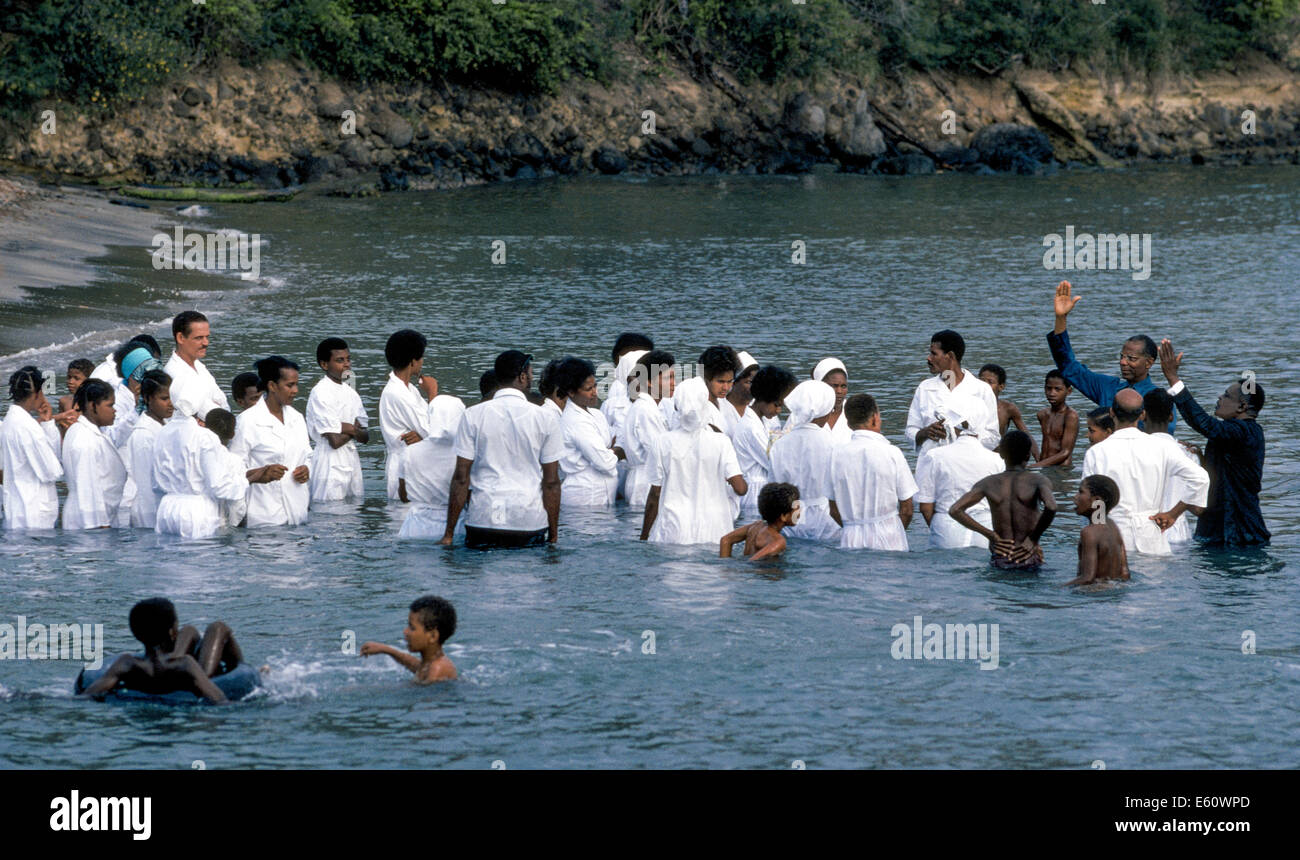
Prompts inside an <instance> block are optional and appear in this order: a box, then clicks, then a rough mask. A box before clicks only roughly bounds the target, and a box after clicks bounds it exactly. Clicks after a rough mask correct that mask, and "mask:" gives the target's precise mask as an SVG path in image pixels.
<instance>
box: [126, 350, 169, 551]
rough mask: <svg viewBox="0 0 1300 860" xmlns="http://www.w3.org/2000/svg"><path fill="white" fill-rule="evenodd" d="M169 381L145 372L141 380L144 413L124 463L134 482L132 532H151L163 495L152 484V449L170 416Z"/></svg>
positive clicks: (164, 376)
mask: <svg viewBox="0 0 1300 860" xmlns="http://www.w3.org/2000/svg"><path fill="white" fill-rule="evenodd" d="M171 382H172V380H171V377H170V376H168V375H167V374H166V373H165V372H164V371H162V370H154V371H150V372H147V373H145V375H144V379H142V380H141V381H140V402H141V404H142V405H143V406H144V411H143V412H141V413H140V417H139V418H137V419H136V422H135V426H134V429H133V430H132V431H131V438H130V439H128V440H127V463H128V464H129V466H130V472H131V476H132V479H133V480H134V481H135V498H134V499H133V500H132V502H131V528H134V529H152V528H153V527H154V526H155V525H157V523H158V503H159V502H161V501H162V494H160V493H159V492H158V491H157V489H155V488H154V485H153V463H154V448H155V447H156V445H157V444H158V434H159V433H160V432H161V431H162V428H163V425H164V424H165V423H166V422H167V419H169V418H171V417H172V398H171V390H170V389H171Z"/></svg>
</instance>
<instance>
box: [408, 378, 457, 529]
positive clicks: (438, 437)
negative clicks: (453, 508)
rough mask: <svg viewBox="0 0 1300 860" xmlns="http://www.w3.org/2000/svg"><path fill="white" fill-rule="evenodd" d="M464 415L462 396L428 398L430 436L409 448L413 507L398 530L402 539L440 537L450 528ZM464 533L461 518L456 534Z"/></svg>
mask: <svg viewBox="0 0 1300 860" xmlns="http://www.w3.org/2000/svg"><path fill="white" fill-rule="evenodd" d="M464 414H465V403H464V402H463V401H462V400H461V399H460V398H459V397H452V396H451V395H450V394H439V395H438V396H437V397H435V398H433V400H431V401H429V428H430V433H429V435H428V437H427V438H425V439H423V440H421V441H419V442H416V443H415V444H414V445H411V446H410V447H408V448H407V449H406V469H405V481H406V496H407V499H408V500H409V501H410V503H411V506H410V508H409V509H408V510H407V512H406V519H404V520H403V521H402V528H401V530H400V531H399V532H398V537H400V538H428V539H430V540H441V539H442V536H443V534H444V533H445V532H446V530H447V502H448V499H449V491H450V488H451V476H452V473H453V472H454V471H455V470H456V433H457V432H458V431H459V430H460V419H461V416H462V415H464ZM464 533H465V523H464V520H463V519H462V520H461V521H459V522H457V524H456V536H461V535H463V534H464Z"/></svg>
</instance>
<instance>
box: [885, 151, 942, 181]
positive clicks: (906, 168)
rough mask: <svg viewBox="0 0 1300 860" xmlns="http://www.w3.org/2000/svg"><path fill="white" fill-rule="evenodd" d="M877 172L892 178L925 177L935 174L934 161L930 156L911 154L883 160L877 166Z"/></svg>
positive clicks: (917, 153)
mask: <svg viewBox="0 0 1300 860" xmlns="http://www.w3.org/2000/svg"><path fill="white" fill-rule="evenodd" d="M876 170H878V171H879V172H881V173H887V174H890V175H892V176H925V175H927V174H930V173H934V161H932V160H931V159H930V157H929V156H928V155H922V154H921V153H919V152H909V153H907V154H906V155H895V156H894V157H893V158H882V159H881V160H880V162H879V163H878V164H877V165H876Z"/></svg>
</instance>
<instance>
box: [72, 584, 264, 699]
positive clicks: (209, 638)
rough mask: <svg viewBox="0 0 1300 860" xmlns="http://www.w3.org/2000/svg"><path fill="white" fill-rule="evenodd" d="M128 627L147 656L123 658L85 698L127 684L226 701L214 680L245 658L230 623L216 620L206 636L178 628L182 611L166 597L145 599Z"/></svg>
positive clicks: (131, 687) (154, 691)
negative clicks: (177, 609)
mask: <svg viewBox="0 0 1300 860" xmlns="http://www.w3.org/2000/svg"><path fill="white" fill-rule="evenodd" d="M128 623H129V624H130V627H131V635H133V636H135V638H136V639H139V640H140V643H141V644H142V645H144V657H135V656H132V655H130V654H123V655H122V656H121V657H118V658H117V659H116V660H114V661H113V665H111V666H109V667H108V671H106V672H105V673H104V674H103V675H101V676H100V677H99V680H97V681H95V683H93V684H91V685H90V686H89V687H87V688H86V689H85V690H83V691H82V693H81V695H83V696H92V697H93V696H100V695H103V694H104V693H109V692H111V691H113V690H114V689H116V688H117V686H118V684H121V685H122V686H124V687H126V688H127V689H128V690H137V691H139V692H141V693H151V694H158V695H163V694H166V693H175V692H178V691H184V692H189V693H194V694H195V695H198V696H202V697H203V698H205V699H207V700H208V701H209V702H212V703H213V704H221V703H223V702H225V701H226V694H225V693H223V692H221V689H220V688H219V687H217V685H216V684H214V683H212V678H213V676H215V675H220V674H223V672H228V671H230V670H232V669H234V668H235V667H236V666H238V665H239V664H240V663H242V662H244V654H243V652H242V651H240V650H239V644H238V643H236V642H235V634H234V633H232V632H231V630H230V628H229V627H227V626H226V625H225V624H224V623H222V622H220V621H214V622H212V623H211V624H209V625H208V629H207V630H206V631H204V633H203V636H202V637H200V636H199V631H198V630H197V629H195V628H194V627H192V626H191V625H189V624H187V625H185V626H184V627H182V628H180V629H179V630H177V629H176V607H175V606H173V605H172V602H171V601H170V600H167V599H166V598H164V597H151V598H149V599H148V600H141V601H140V602H139V603H137V604H136V605H135V606H133V607H131V615H130V617H129V619H128Z"/></svg>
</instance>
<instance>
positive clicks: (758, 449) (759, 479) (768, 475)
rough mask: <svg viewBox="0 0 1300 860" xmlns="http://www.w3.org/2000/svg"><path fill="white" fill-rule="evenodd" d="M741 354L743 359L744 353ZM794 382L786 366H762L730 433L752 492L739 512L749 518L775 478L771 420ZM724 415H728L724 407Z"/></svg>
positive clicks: (742, 503)
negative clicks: (764, 491) (743, 410)
mask: <svg viewBox="0 0 1300 860" xmlns="http://www.w3.org/2000/svg"><path fill="white" fill-rule="evenodd" d="M741 355H742V359H741V360H742V361H743V360H744V358H743V356H744V355H745V353H741ZM795 384H796V380H795V376H794V374H793V373H791V372H790V371H788V370H786V369H785V368H783V367H776V366H775V365H768V366H767V367H764V368H762V369H760V370H759V371H758V372H757V373H755V374H754V377H753V379H752V380H751V381H750V393H751V394H752V395H753V399H752V400H751V401H750V403H749V405H748V406H747V407H745V414H744V415H743V416H740V417H739V420H737V422H736V423H735V424H734V425H733V426H732V428H731V432H730V434H729V435H730V437H731V444H732V445H734V446H735V447H736V460H737V461H738V462H739V463H740V469H741V472H742V473H743V474H744V476H745V483H746V484H748V485H749V492H747V493H745V496H744V498H742V499H741V500H740V514H741V516H742V517H745V518H746V519H748V518H749V517H754V516H758V515H759V511H758V494H759V493H761V492H763V485H764V484H767V483H768V482H769V481H771V479H772V459H771V457H770V456H769V453H768V452H770V451H771V449H772V429H773V428H772V425H771V423H770V421H774V420H776V416H777V415H778V414H779V413H780V412H781V405H782V403H783V402H784V401H785V396H786V395H787V394H789V393H790V391H791V390H792V389H793V388H794V387H795ZM723 414H726V409H725V407H724V409H723ZM777 426H780V425H779V424H778V425H777Z"/></svg>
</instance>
